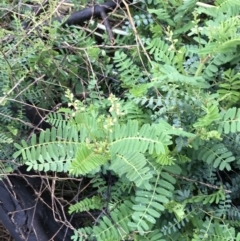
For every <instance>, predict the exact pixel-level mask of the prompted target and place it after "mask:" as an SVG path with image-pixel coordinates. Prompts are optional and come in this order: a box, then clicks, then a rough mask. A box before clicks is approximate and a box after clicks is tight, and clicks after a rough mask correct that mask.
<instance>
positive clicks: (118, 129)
mask: <svg viewBox="0 0 240 241" xmlns="http://www.w3.org/2000/svg"><path fill="white" fill-rule="evenodd" d="M170 139H171V137H170V136H169V135H166V134H165V133H164V130H161V129H159V128H158V125H149V124H145V125H143V126H142V127H141V128H140V129H139V126H138V122H137V121H128V122H127V124H123V125H119V124H118V125H116V126H115V127H114V131H113V132H112V134H111V136H110V152H111V154H112V156H114V155H115V154H116V153H132V152H141V153H145V152H146V151H148V152H149V153H150V154H152V153H153V152H156V153H157V154H160V153H165V147H164V146H168V145H170V144H171V143H172V142H171V141H170Z"/></svg>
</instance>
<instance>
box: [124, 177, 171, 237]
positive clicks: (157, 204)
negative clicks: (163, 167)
mask: <svg viewBox="0 0 240 241" xmlns="http://www.w3.org/2000/svg"><path fill="white" fill-rule="evenodd" d="M150 182H151V187H150V188H149V189H148V190H146V189H142V188H138V189H137V191H136V197H135V204H134V205H133V207H132V208H133V210H134V213H133V215H132V219H133V221H132V222H130V223H129V224H128V225H129V226H130V227H131V228H133V229H136V230H137V231H138V232H139V233H140V234H141V235H143V234H144V232H146V231H149V230H150V228H151V227H152V226H153V225H154V224H155V223H156V220H157V219H158V218H159V217H160V215H161V213H162V212H163V211H164V210H165V207H164V205H165V204H166V203H168V202H169V198H171V197H172V192H173V190H174V186H173V184H175V182H176V180H175V179H174V178H173V177H172V176H170V175H169V174H168V173H166V172H162V173H161V174H159V175H157V176H156V177H154V178H152V179H151V181H150Z"/></svg>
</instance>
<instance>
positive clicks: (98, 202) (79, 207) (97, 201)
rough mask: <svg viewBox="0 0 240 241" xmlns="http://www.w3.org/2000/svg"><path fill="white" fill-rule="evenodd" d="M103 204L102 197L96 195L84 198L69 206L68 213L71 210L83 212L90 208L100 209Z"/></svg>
mask: <svg viewBox="0 0 240 241" xmlns="http://www.w3.org/2000/svg"><path fill="white" fill-rule="evenodd" d="M102 206H103V203H102V199H101V198H100V197H98V196H94V197H92V198H85V199H83V200H82V201H80V202H78V203H76V204H73V205H71V206H70V207H69V210H68V213H69V214H72V213H73V212H76V213H79V212H85V211H89V210H91V209H101V208H102Z"/></svg>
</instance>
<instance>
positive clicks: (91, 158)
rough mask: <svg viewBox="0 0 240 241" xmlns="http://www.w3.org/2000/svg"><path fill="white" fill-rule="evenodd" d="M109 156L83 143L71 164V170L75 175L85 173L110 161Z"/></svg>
mask: <svg viewBox="0 0 240 241" xmlns="http://www.w3.org/2000/svg"><path fill="white" fill-rule="evenodd" d="M108 158H109V156H107V155H104V154H99V153H96V152H95V151H93V150H92V149H89V148H88V147H87V146H86V145H85V144H81V145H80V146H79V148H78V149H77V152H76V158H75V159H74V160H73V161H72V162H71V165H70V166H69V169H68V170H69V172H70V173H71V174H73V175H76V176H78V175H85V174H87V173H89V172H91V171H93V170H95V169H97V168H99V167H100V166H101V165H103V164H104V163H106V162H107V161H108Z"/></svg>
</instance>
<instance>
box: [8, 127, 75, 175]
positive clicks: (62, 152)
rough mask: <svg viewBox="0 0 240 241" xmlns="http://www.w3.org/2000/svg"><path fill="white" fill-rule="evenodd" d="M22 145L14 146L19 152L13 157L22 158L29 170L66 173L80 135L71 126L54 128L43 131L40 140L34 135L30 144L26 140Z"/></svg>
mask: <svg viewBox="0 0 240 241" xmlns="http://www.w3.org/2000/svg"><path fill="white" fill-rule="evenodd" d="M21 144H22V145H20V144H17V143H15V144H14V145H15V147H16V148H17V149H18V151H16V152H15V153H14V155H13V156H14V158H16V157H18V156H22V158H23V160H24V161H25V163H26V164H27V165H28V166H29V167H28V170H30V169H32V168H33V169H35V170H39V171H41V170H44V171H48V170H52V171H59V172H62V171H65V172H66V171H67V168H68V165H69V163H70V160H72V159H73V158H74V156H75V153H76V151H77V149H78V147H79V134H78V132H77V131H76V130H75V128H71V127H69V126H65V127H58V128H57V129H56V128H52V129H51V130H50V129H47V130H46V131H42V132H41V133H40V136H39V138H37V136H36V135H35V134H34V135H33V136H32V137H31V140H30V144H28V143H27V142H26V141H24V140H22V142H21Z"/></svg>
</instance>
